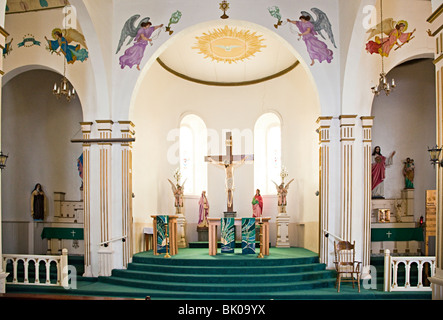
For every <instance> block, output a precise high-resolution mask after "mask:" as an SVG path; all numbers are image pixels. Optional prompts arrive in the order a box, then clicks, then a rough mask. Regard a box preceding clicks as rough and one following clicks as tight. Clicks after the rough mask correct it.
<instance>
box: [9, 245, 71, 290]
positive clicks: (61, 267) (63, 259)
mask: <svg viewBox="0 0 443 320" xmlns="http://www.w3.org/2000/svg"><path fill="white" fill-rule="evenodd" d="M20 261H22V262H23V267H24V280H23V282H21V281H18V265H19V262H20ZM8 262H12V269H13V272H12V281H8V282H7V283H12V284H24V285H44V286H67V285H68V281H69V278H68V270H67V267H68V250H66V249H63V250H62V254H61V255H26V254H3V270H5V271H6V267H7V265H8ZM41 262H43V263H44V264H45V270H46V279H45V280H44V281H40V276H39V269H40V263H41ZM53 262H54V263H55V265H56V268H57V279H56V281H55V283H53V282H51V278H50V269H51V265H53ZM30 263H33V264H34V266H35V275H34V281H30V280H31V279H29V264H30Z"/></svg>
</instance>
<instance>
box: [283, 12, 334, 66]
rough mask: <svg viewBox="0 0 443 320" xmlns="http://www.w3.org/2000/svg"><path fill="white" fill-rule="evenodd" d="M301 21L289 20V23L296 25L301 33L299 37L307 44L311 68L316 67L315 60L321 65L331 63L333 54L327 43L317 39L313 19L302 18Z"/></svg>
mask: <svg viewBox="0 0 443 320" xmlns="http://www.w3.org/2000/svg"><path fill="white" fill-rule="evenodd" d="M299 19H300V21H294V20H290V19H287V20H288V22H290V23H293V24H295V25H296V26H297V28H298V30H299V31H300V32H301V33H299V34H298V35H299V36H300V37H302V38H303V41H304V42H305V44H306V48H307V50H308V53H309V57H310V58H311V66H312V65H314V63H315V61H314V60H318V61H319V62H320V63H321V62H322V61H325V60H326V61H327V62H328V63H331V61H332V58H333V52H332V50H330V49H328V46H327V45H326V43H324V42H322V41H320V40H319V39H317V37H316V35H317V32H316V31H315V29H314V25H313V24H312V22H310V20H311V17H309V16H301V17H300V18H299Z"/></svg>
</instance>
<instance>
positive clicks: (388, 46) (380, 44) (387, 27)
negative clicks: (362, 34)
mask: <svg viewBox="0 0 443 320" xmlns="http://www.w3.org/2000/svg"><path fill="white" fill-rule="evenodd" d="M407 29H408V22H407V21H405V20H400V21H398V22H396V21H394V19H393V18H387V19H384V20H383V21H382V22H380V23H379V24H377V25H376V26H375V27H373V28H371V29H369V30H368V31H367V33H369V37H368V40H369V39H371V38H372V37H374V36H375V39H374V40H370V41H368V43H366V51H367V52H369V53H370V54H373V53H378V54H380V55H382V56H383V57H388V56H389V53H390V52H391V50H392V48H393V47H394V46H395V45H397V47H396V48H395V49H394V50H397V49H398V48H401V47H402V46H403V45H404V44H406V43H408V42H409V41H411V40H412V39H413V38H414V37H413V34H414V32H415V30H416V29H414V30H413V31H412V32H405V31H406V30H407ZM377 34H378V35H381V37H380V36H378V35H377ZM384 35H386V36H387V37H384ZM399 41H400V42H401V44H400V43H399Z"/></svg>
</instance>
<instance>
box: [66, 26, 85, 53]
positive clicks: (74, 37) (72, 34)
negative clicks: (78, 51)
mask: <svg viewBox="0 0 443 320" xmlns="http://www.w3.org/2000/svg"><path fill="white" fill-rule="evenodd" d="M63 35H64V37H65V39H66V41H68V43H70V42H72V41H74V42H78V43H80V44H81V45H82V46H83V47H85V48H86V49H87V48H88V46H87V45H86V40H85V36H84V35H83V34H82V33H80V32H79V31H78V30H76V29H72V28H69V29H64V30H63Z"/></svg>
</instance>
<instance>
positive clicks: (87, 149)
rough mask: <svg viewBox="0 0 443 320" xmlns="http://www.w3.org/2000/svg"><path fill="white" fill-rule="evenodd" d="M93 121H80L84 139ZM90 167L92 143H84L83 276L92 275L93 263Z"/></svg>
mask: <svg viewBox="0 0 443 320" xmlns="http://www.w3.org/2000/svg"><path fill="white" fill-rule="evenodd" d="M92 125H93V123H92V122H80V126H81V130H82V134H83V139H84V140H89V139H90V136H91V127H92ZM90 167H91V144H90V143H87V142H84V143H83V169H82V170H83V215H84V231H83V234H84V243H85V256H84V265H85V273H84V274H83V276H85V277H91V276H92V270H91V268H92V263H91V203H90V200H91V184H90Z"/></svg>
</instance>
